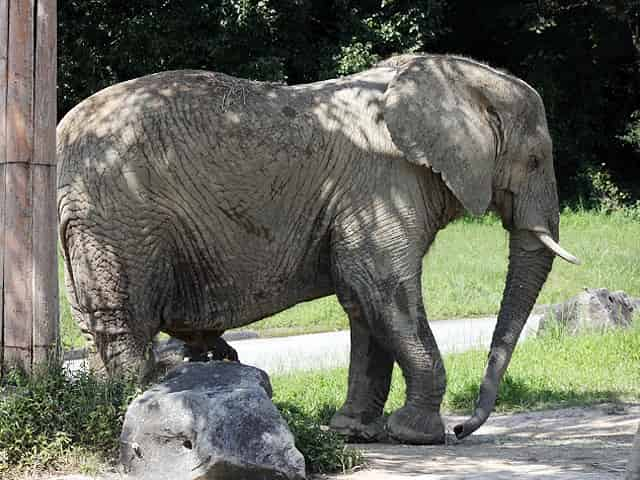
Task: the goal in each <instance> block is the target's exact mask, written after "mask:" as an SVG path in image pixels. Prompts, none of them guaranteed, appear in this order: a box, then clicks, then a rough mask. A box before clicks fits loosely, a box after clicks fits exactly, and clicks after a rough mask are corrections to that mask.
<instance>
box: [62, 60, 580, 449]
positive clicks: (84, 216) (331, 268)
mask: <svg viewBox="0 0 640 480" xmlns="http://www.w3.org/2000/svg"><path fill="white" fill-rule="evenodd" d="M57 134H58V156H59V164H58V166H59V177H58V215H59V220H60V240H61V245H62V249H63V255H64V259H65V265H66V285H67V289H68V291H69V292H70V299H71V300H70V301H71V304H72V309H73V315H74V316H75V319H76V320H77V321H78V323H79V324H80V325H81V326H82V328H83V329H84V330H85V331H87V332H90V333H91V335H92V337H93V341H94V342H95V346H96V348H97V351H98V352H99V354H100V358H101V359H102V361H103V362H104V364H105V366H106V368H107V370H108V371H109V372H116V371H121V370H122V369H134V370H138V371H140V370H144V369H146V368H149V364H150V362H151V360H152V358H151V355H150V354H149V348H150V344H151V341H152V338H153V337H154V335H156V334H157V333H158V332H159V331H164V332H166V333H168V334H170V335H172V336H173V337H177V338H179V339H183V340H185V341H187V342H189V343H191V344H198V345H201V346H203V348H206V347H207V345H209V344H211V343H214V342H215V341H216V340H217V339H218V337H219V336H220V334H221V333H222V332H223V331H225V330H226V329H230V328H235V327H239V326H242V325H246V324H248V323H251V322H254V321H256V320H260V319H261V318H263V317H265V316H268V315H271V314H274V313H276V312H278V311H281V310H283V309H286V308H288V307H290V306H292V305H294V304H296V303H298V302H302V301H306V300H311V299H314V298H318V297H322V296H325V295H329V294H332V293H334V292H335V293H336V294H337V296H338V299H339V301H340V303H341V304H342V306H343V307H344V309H345V311H346V312H347V314H348V317H349V322H350V327H351V361H350V367H349V386H348V393H347V400H346V402H345V404H344V406H343V407H342V408H341V409H340V410H339V411H338V412H337V413H336V414H335V416H334V417H333V420H332V422H331V426H332V427H333V428H334V429H335V430H337V431H339V432H341V433H343V434H346V435H348V436H351V437H356V438H361V439H365V440H375V439H377V438H379V436H380V435H382V434H384V435H389V436H390V437H391V438H393V439H396V440H398V441H401V442H408V443H418V444H423V443H424V444H429V443H439V442H442V441H443V440H444V426H443V422H442V419H441V416H440V404H441V401H442V397H443V394H444V391H445V383H446V382H445V370H444V367H443V363H442V360H441V357H440V353H439V351H438V347H437V345H436V343H435V341H434V337H433V335H432V332H431V330H430V328H429V324H428V323H427V318H426V314H425V309H424V306H423V299H422V287H421V271H422V259H423V257H424V255H425V254H426V252H427V250H428V249H429V246H430V245H431V244H432V242H433V240H434V238H435V236H436V233H437V232H438V230H440V229H441V228H443V227H444V226H445V225H447V224H448V223H449V222H450V221H452V220H453V219H455V218H457V217H459V216H460V215H462V214H463V213H464V211H465V210H466V211H468V212H470V213H471V214H474V215H481V214H483V213H485V212H486V211H487V210H493V211H496V212H497V213H498V214H499V215H500V217H501V219H502V222H503V225H504V228H506V230H508V231H509V232H510V243H509V248H510V253H509V268H508V275H507V281H506V287H505V291H504V296H503V299H502V304H501V307H500V312H499V318H498V323H497V326H496V329H495V332H494V336H493V341H492V345H491V350H490V354H489V359H488V365H487V368H486V374H485V378H484V381H483V382H482V386H481V390H480V395H479V399H478V403H477V407H476V410H475V412H474V414H473V416H472V417H471V418H470V419H469V420H468V421H467V422H465V423H464V424H462V425H459V426H457V427H456V428H455V432H456V434H457V435H458V437H460V438H462V437H464V436H466V435H469V434H470V433H471V432H473V431H474V430H476V429H477V428H478V427H479V426H480V425H482V423H483V422H484V421H485V420H486V419H487V417H488V416H489V413H490V412H491V410H492V409H493V406H494V403H495V400H496V396H497V389H498V384H499V382H500V380H501V378H502V376H503V374H504V372H505V369H506V368H507V365H508V364H509V360H510V358H511V354H512V352H513V349H514V346H515V344H516V341H517V339H518V336H519V334H520V332H521V329H522V327H523V324H524V322H525V320H526V318H527V316H528V314H529V313H530V310H531V308H532V306H533V304H534V302H535V300H536V297H537V295H538V292H539V291H540V288H541V287H542V284H543V283H544V281H545V279H546V278H547V274H548V273H549V271H550V269H551V265H552V262H553V258H554V254H555V255H559V256H561V257H563V258H565V259H566V260H569V261H572V262H576V261H577V260H576V259H575V257H573V256H572V255H571V254H570V253H568V252H566V251H564V250H563V249H562V248H561V247H560V246H559V245H558V243H557V241H558V220H559V214H558V198H557V193H556V181H555V174H554V168H553V157H552V143H551V138H550V136H549V132H548V129H547V121H546V117H545V111H544V107H543V103H542V100H541V98H540V96H539V95H538V94H537V93H536V91H535V90H534V89H533V88H531V87H530V86H529V85H527V84H526V83H525V82H523V81H521V80H519V79H517V78H515V77H513V76H511V75H508V74H506V73H503V72H501V71H498V70H495V69H493V68H491V67H489V66H486V65H484V64H481V63H478V62H476V61H473V60H470V59H466V58H461V57H455V56H439V55H413V56H411V55H409V56H400V57H395V58H392V59H390V60H388V61H385V62H382V63H381V64H379V65H377V66H376V67H374V68H372V69H370V70H367V71H365V72H363V73H360V74H357V75H353V76H349V77H345V78H341V79H335V80H327V81H323V82H318V83H311V84H307V85H297V86H284V85H279V84H269V83H260V82H254V81H249V80H242V79H238V78H234V77H231V76H228V75H224V74H220V73H211V72H204V71H172V72H165V73H158V74H155V75H149V76H145V77H142V78H138V79H135V80H131V81H128V82H124V83H120V84H117V85H115V86H112V87H109V88H107V89H105V90H102V91H100V92H99V93H97V94H95V95H93V96H92V97H90V98H88V99H87V100H85V101H83V102H82V103H80V104H79V105H78V106H76V107H75V108H74V109H73V110H72V111H71V112H69V113H68V114H67V115H66V116H65V118H64V119H63V120H62V122H61V123H60V125H59V126H58V130H57ZM394 361H396V362H397V363H398V364H399V366H400V368H401V369H402V372H403V375H404V377H405V380H406V387H407V391H406V403H405V405H404V406H403V407H402V408H400V409H399V410H397V411H395V412H394V413H393V414H392V415H391V416H390V417H389V418H388V420H387V421H386V422H384V421H382V420H381V414H382V409H383V406H384V403H385V400H386V398H387V395H388V392H389V384H390V380H391V372H392V367H393V364H394Z"/></svg>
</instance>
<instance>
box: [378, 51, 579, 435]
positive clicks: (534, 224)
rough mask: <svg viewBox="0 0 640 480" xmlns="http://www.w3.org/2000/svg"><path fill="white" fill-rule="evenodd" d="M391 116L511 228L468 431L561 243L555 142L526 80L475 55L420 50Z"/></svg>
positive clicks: (431, 162)
mask: <svg viewBox="0 0 640 480" xmlns="http://www.w3.org/2000/svg"><path fill="white" fill-rule="evenodd" d="M384 118H385V122H386V124H387V128H388V130H389V133H390V134H391V137H392V139H393V141H394V143H395V144H396V145H397V146H398V147H399V148H400V150H402V151H403V153H404V154H405V157H406V158H407V159H408V160H409V161H410V162H413V163H416V164H419V165H424V166H426V167H429V168H431V169H432V170H433V171H434V172H436V173H440V174H441V176H442V180H443V181H444V182H445V183H446V185H447V186H448V188H449V189H450V190H451V192H452V193H453V194H454V195H455V197H456V198H457V199H458V200H459V201H460V203H461V204H462V205H463V206H464V207H465V209H466V210H468V211H469V212H471V213H472V214H474V215H481V214H483V213H485V212H486V211H487V210H488V209H492V210H495V211H496V212H497V213H498V214H499V215H500V217H501V218H502V222H503V226H504V227H505V228H506V229H507V230H508V231H509V232H510V243H509V252H510V253H509V268H508V274H507V280H506V285H505V290H504V296H503V299H502V304H501V307H500V312H499V315H498V322H497V325H496V328H495V331H494V334H493V339H492V343H491V349H490V353H489V358H488V364H487V368H486V372H485V377H484V380H483V382H482V385H481V388H480V394H479V398H478V401H477V405H476V409H475V412H474V414H473V416H472V417H471V418H470V419H469V420H468V421H466V422H465V423H463V424H462V425H458V426H456V427H455V428H454V431H455V433H456V436H457V437H458V438H463V437H465V436H467V435H469V434H470V433H472V432H473V431H475V430H476V429H477V428H478V427H480V425H482V424H483V423H484V422H485V420H486V419H487V418H488V416H489V414H490V412H491V411H492V410H493V407H494V406H495V401H496V397H497V391H498V385H499V383H500V381H501V379H502V376H503V374H504V372H505V370H506V368H507V366H508V364H509V361H510V359H511V355H512V353H513V350H514V348H515V345H516V342H517V340H518V337H519V335H520V332H521V331H522V328H523V326H524V324H525V322H526V319H527V317H528V315H529V313H530V311H531V309H532V307H533V305H534V303H535V301H536V298H537V296H538V293H539V291H540V289H541V287H542V285H543V283H544V282H545V280H546V278H547V275H548V273H549V271H550V270H551V265H552V263H553V258H554V255H558V256H560V257H562V258H563V259H565V260H567V261H569V262H572V263H578V260H577V259H576V258H575V257H574V256H573V255H571V254H570V253H568V252H566V251H565V250H563V249H562V248H561V247H560V246H559V245H558V243H557V242H558V223H559V207H558V197H557V192H556V180H555V174H554V168H553V154H552V142H551V137H550V135H549V132H548V128H547V121H546V117H545V110H544V106H543V103H542V100H541V98H540V96H539V95H538V93H537V92H536V91H535V90H534V89H533V88H531V87H530V86H529V85H527V84H526V83H525V82H523V81H521V80H519V79H517V78H515V77H512V76H510V75H508V74H506V73H503V72H500V71H497V70H495V69H492V68H490V67H487V66H485V65H482V64H480V63H477V62H474V61H472V60H468V59H464V58H459V57H450V56H447V57H442V56H416V57H412V58H408V59H406V60H405V61H404V62H403V63H402V65H400V66H399V67H398V72H397V74H396V76H395V78H394V79H393V81H392V82H391V83H390V85H389V87H388V89H387V91H386V94H385V100H384Z"/></svg>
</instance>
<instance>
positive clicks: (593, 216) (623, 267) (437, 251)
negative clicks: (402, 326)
mask: <svg viewBox="0 0 640 480" xmlns="http://www.w3.org/2000/svg"><path fill="white" fill-rule="evenodd" d="M560 232H561V242H562V245H563V246H564V247H565V248H566V249H567V250H569V251H571V252H572V253H574V254H575V255H577V256H578V257H580V259H581V260H582V261H583V265H582V266H579V267H576V266H574V265H570V264H568V263H566V262H564V261H562V260H556V261H555V263H554V267H553V270H552V272H551V275H550V276H549V279H548V280H547V283H546V284H545V286H544V288H543V290H542V292H541V294H540V297H539V298H538V303H539V304H540V303H556V302H562V301H565V300H566V299H568V298H569V297H571V296H573V295H575V294H577V293H578V292H579V291H580V290H581V289H582V288H583V287H606V288H609V289H611V290H624V291H626V292H627V293H629V294H630V295H633V296H640V257H639V256H638V255H639V254H638V251H639V250H640V221H639V220H638V218H634V217H632V216H629V215H626V214H624V213H612V214H603V213H598V212H591V211H579V212H571V211H568V210H567V211H565V212H563V214H562V215H561V229H560ZM507 248H508V236H507V233H506V232H505V231H504V230H503V229H502V227H501V226H500V223H499V221H498V220H497V219H496V218H495V217H492V216H486V217H483V218H481V219H462V220H459V221H457V222H455V223H453V224H452V225H449V226H448V227H447V228H445V229H444V230H442V231H441V232H440V233H439V234H438V236H437V238H436V241H435V243H434V245H433V246H432V248H431V251H430V252H429V254H428V255H427V256H426V257H425V261H424V273H423V294H424V298H425V305H426V307H427V315H428V317H429V318H431V319H447V318H456V317H469V316H480V315H488V314H495V313H496V312H497V311H498V308H499V306H500V299H501V297H502V290H503V288H504V279H505V275H506V268H507ZM60 271H61V272H62V270H60ZM61 278H62V277H61ZM60 298H61V299H62V300H61V315H62V332H63V342H64V345H65V346H67V347H70V346H80V345H82V344H83V339H82V336H81V335H80V333H79V331H78V329H77V327H76V326H75V325H74V324H73V321H72V320H71V318H70V315H69V308H68V305H67V304H66V298H65V296H64V294H61V296H60ZM245 328H246V329H251V330H258V331H261V332H262V333H263V334H266V335H269V334H270V335H274V334H275V335H284V334H295V333H310V332H321V331H332V330H341V329H346V328H348V321H347V318H346V315H345V314H344V311H343V310H342V307H341V306H340V304H339V303H338V302H337V300H336V299H335V296H331V297H326V298H322V299H319V300H315V301H313V302H306V303H302V304H299V305H297V306H295V307H293V308H290V309H288V310H286V311H284V312H282V313H279V314H278V315H274V316H272V317H269V318H266V319H264V320H262V321H260V322H256V323H253V324H251V325H248V326H247V327H245Z"/></svg>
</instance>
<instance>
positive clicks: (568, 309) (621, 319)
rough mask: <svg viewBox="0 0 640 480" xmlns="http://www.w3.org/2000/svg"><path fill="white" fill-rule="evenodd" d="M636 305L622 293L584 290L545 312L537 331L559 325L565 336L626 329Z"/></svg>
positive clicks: (591, 289)
mask: <svg viewBox="0 0 640 480" xmlns="http://www.w3.org/2000/svg"><path fill="white" fill-rule="evenodd" d="M638 307H640V304H639V302H638V300H637V299H634V298H631V297H630V296H629V295H627V294H626V293H625V292H622V291H618V292H611V291H609V290H607V289H606V288H585V289H584V291H582V292H580V293H579V294H578V295H576V296H575V297H572V298H570V299H569V300H567V301H566V302H564V303H559V304H556V305H551V306H549V307H548V308H546V309H545V311H544V312H543V313H544V317H543V318H542V320H541V321H540V331H544V330H545V329H548V328H549V327H550V326H555V325H560V326H561V327H563V328H565V329H566V331H567V332H568V333H571V334H575V333H578V332H580V331H583V330H590V329H604V328H614V327H628V326H629V325H631V323H632V321H633V316H634V314H635V313H637V312H638V310H637V309H638Z"/></svg>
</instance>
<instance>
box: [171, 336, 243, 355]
mask: <svg viewBox="0 0 640 480" xmlns="http://www.w3.org/2000/svg"><path fill="white" fill-rule="evenodd" d="M167 333H168V334H169V335H171V336H172V337H175V338H177V339H179V340H181V341H183V342H184V354H185V357H188V358H189V361H191V362H207V361H209V360H229V361H231V362H238V361H240V360H239V359H238V352H236V350H235V349H234V348H233V347H232V346H231V345H229V344H228V343H227V342H226V341H225V340H224V339H223V338H222V337H221V336H220V332H217V331H195V332H189V333H184V332H171V331H168V330H167Z"/></svg>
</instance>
